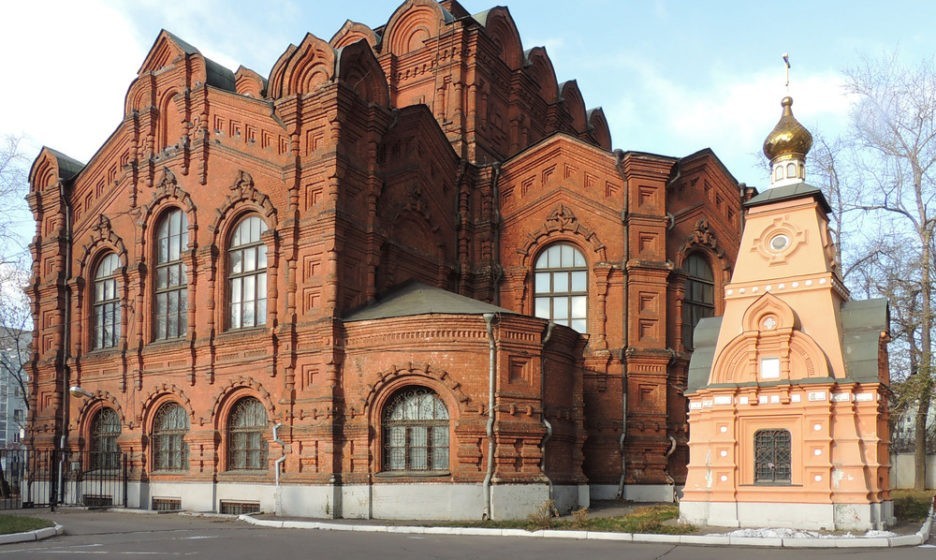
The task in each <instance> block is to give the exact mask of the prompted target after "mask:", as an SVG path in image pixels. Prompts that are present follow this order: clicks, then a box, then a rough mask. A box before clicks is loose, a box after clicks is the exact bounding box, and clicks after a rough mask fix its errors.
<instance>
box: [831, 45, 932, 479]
mask: <svg viewBox="0 0 936 560" xmlns="http://www.w3.org/2000/svg"><path fill="white" fill-rule="evenodd" d="M846 76H847V86H846V87H847V89H848V91H849V93H851V94H853V95H854V96H855V98H856V104H855V107H854V112H853V114H852V126H853V129H852V132H851V139H852V141H853V142H854V144H855V146H856V156H857V157H856V159H855V162H856V169H855V180H856V185H857V186H858V187H859V188H860V192H861V193H862V200H861V202H860V204H859V207H860V208H862V209H864V210H865V211H867V212H870V213H874V214H875V215H876V216H877V219H879V220H881V222H882V223H884V224H885V225H886V226H889V229H890V234H891V235H893V236H894V238H895V239H896V241H895V243H894V244H893V245H892V247H900V248H901V249H904V250H906V251H907V255H906V259H907V262H908V263H910V264H911V265H912V268H913V269H914V270H913V272H915V274H914V275H913V278H912V280H911V279H910V278H905V279H906V280H907V283H906V286H905V287H903V288H901V289H902V290H903V293H904V294H905V295H906V296H907V297H909V296H910V295H911V294H912V295H913V297H912V298H910V299H908V300H906V301H903V302H900V301H894V303H895V306H896V305H900V306H901V308H900V309H898V311H897V315H898V316H899V315H900V314H901V313H903V314H904V316H905V319H906V320H907V321H909V323H908V324H907V326H906V327H901V328H904V329H905V330H907V332H905V333H903V334H904V335H905V336H906V340H907V341H908V343H909V344H910V347H909V351H910V353H911V365H912V367H911V370H910V373H911V374H912V376H913V377H914V379H912V380H909V381H908V382H907V383H905V386H904V387H903V389H904V390H905V391H906V395H905V398H910V399H912V400H913V401H914V402H915V404H916V416H915V425H914V429H915V443H916V446H915V459H914V464H915V469H914V470H915V472H914V475H915V480H914V487H915V488H917V489H923V488H924V485H925V481H926V433H927V418H928V416H929V409H930V404H931V400H932V396H933V347H932V328H933V309H932V296H933V279H932V269H933V265H934V262H933V233H934V226H936V208H934V197H936V68H934V66H933V62H932V61H931V60H930V61H924V62H923V63H921V64H920V65H919V66H917V67H915V68H908V67H906V66H904V65H902V64H900V62H899V60H898V59H897V56H896V55H891V56H889V57H886V58H882V59H879V60H865V61H864V62H863V63H862V64H861V65H860V66H858V67H856V68H853V69H851V70H850V71H848V72H847V73H846ZM885 295H886V294H885ZM903 305H910V306H912V307H910V308H903V307H902V306H903ZM911 311H915V312H914V313H911ZM904 312H906V313H904ZM911 341H912V342H911Z"/></svg>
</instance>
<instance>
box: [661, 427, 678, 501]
mask: <svg viewBox="0 0 936 560" xmlns="http://www.w3.org/2000/svg"><path fill="white" fill-rule="evenodd" d="M668 437H669V440H670V448H669V449H668V450H667V451H666V456H665V457H664V458H665V459H666V469H664V470H663V474H665V475H666V482H667V483H669V485H670V486H671V487H672V488H673V502H676V501H677V500H676V481H675V480H673V477H672V476H670V473H669V458H670V455H672V454H673V452H674V451H676V438H674V437H673V436H668Z"/></svg>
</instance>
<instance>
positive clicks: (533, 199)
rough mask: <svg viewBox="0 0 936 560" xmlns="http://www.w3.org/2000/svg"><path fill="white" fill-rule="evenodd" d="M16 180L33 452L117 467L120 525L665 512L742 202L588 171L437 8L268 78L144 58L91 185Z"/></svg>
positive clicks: (473, 28) (503, 21) (568, 94)
mask: <svg viewBox="0 0 936 560" xmlns="http://www.w3.org/2000/svg"><path fill="white" fill-rule="evenodd" d="M30 185H31V191H30V194H29V203H30V206H31V208H32V211H33V213H34V215H35V219H36V223H37V229H36V237H35V240H34V243H33V245H32V248H33V258H34V276H33V284H32V286H31V290H32V296H33V301H34V310H35V318H36V325H35V330H36V333H35V334H36V337H35V340H36V342H37V343H36V354H35V356H34V360H33V362H32V364H31V367H32V371H31V373H32V375H31V379H32V383H33V387H32V392H31V397H32V399H33V403H32V404H33V406H32V409H31V410H32V412H31V415H32V417H31V430H30V433H29V436H28V437H29V439H30V440H31V442H32V444H33V445H34V446H35V447H36V448H37V449H49V448H53V447H55V446H56V445H60V444H62V442H64V445H65V446H66V447H67V448H68V449H69V450H71V451H72V452H73V453H74V454H75V455H74V456H75V457H78V458H80V460H81V462H82V464H84V465H86V467H84V468H90V469H107V468H109V466H110V463H109V461H111V457H112V456H113V455H114V454H115V453H122V454H125V455H126V456H128V457H129V461H130V480H131V482H130V484H129V486H128V493H129V496H128V501H129V503H130V504H131V505H133V506H139V507H143V508H148V507H151V505H152V503H153V501H154V500H158V499H169V500H176V501H177V503H178V501H179V500H180V501H181V506H182V507H183V508H184V509H193V510H207V511H210V510H218V509H223V507H224V504H225V503H228V502H238V503H242V502H248V503H251V502H253V503H258V504H259V506H260V507H262V508H263V509H265V510H276V511H278V512H281V513H285V514H303V515H318V516H339V517H340V516H344V517H449V518H479V517H481V516H482V515H490V516H493V517H495V518H504V517H516V516H524V515H526V514H527V513H528V512H529V511H531V510H532V509H534V508H535V507H537V506H539V505H540V504H541V503H543V502H544V501H545V500H547V499H549V498H552V499H554V500H555V501H556V502H557V504H558V505H559V507H560V508H562V509H568V508H571V507H574V506H577V505H587V503H588V501H589V499H590V498H613V497H615V496H616V495H623V496H624V497H627V498H630V499H638V500H640V499H661V498H666V497H671V496H672V492H673V487H674V485H678V484H681V483H682V482H683V481H684V479H685V472H686V471H685V469H686V462H687V448H686V440H687V433H686V410H687V408H686V400H685V398H684V397H683V394H682V391H683V389H684V387H685V384H686V371H687V364H688V358H689V351H690V350H691V340H690V338H689V337H688V336H687V335H686V334H685V333H691V328H692V326H693V325H694V323H695V322H696V321H697V320H698V318H700V317H703V316H708V315H711V314H713V313H714V314H719V313H720V312H721V308H722V300H721V297H715V294H720V293H721V290H722V287H723V285H724V284H725V283H726V282H727V281H728V279H729V276H730V271H731V270H730V269H731V263H732V262H733V261H734V258H735V256H736V252H737V247H738V242H739V233H740V223H739V221H740V217H741V201H742V199H743V198H744V197H745V196H746V195H747V194H749V193H745V192H744V189H743V188H742V187H739V185H738V183H737V182H736V181H735V179H734V178H733V177H732V176H731V174H730V173H728V172H727V171H726V170H725V168H724V167H723V166H722V164H721V163H720V162H719V160H718V159H717V158H716V157H715V156H714V154H713V153H712V152H711V151H710V150H702V151H700V152H697V153H695V154H692V155H690V156H688V157H683V158H674V157H666V156H660V155H654V154H647V153H640V152H633V151H611V138H610V134H609V129H608V125H607V122H606V120H605V117H604V114H603V112H602V111H601V109H600V108H599V109H591V110H588V109H586V105H585V103H584V100H583V96H582V93H581V92H580V91H579V89H578V87H577V86H576V84H575V82H574V81H573V82H565V83H562V84H559V83H557V81H556V77H555V73H554V71H553V68H552V65H551V63H550V60H549V57H548V55H547V54H546V51H545V49H543V48H541V47H535V48H532V49H530V50H524V48H523V46H522V45H521V42H520V36H519V33H518V32H517V28H516V27H515V24H514V21H513V20H512V18H511V16H510V13H509V12H508V10H507V9H506V8H500V7H499V8H494V9H492V10H490V11H488V12H484V13H481V14H476V15H471V14H468V13H467V12H466V11H465V10H464V8H462V7H461V6H460V5H459V4H458V3H457V2H455V1H454V0H444V1H442V2H440V3H436V2H434V1H432V0H407V1H406V2H404V3H403V4H402V5H401V6H400V7H399V8H397V10H396V11H395V12H394V13H393V14H392V15H391V17H390V19H389V20H388V21H387V23H386V25H384V26H382V27H378V28H376V29H370V28H368V27H367V26H364V25H361V24H358V23H354V22H348V23H346V24H345V25H344V26H343V27H342V28H341V29H340V30H339V31H338V32H337V33H336V34H335V36H334V37H332V39H331V40H330V41H324V40H322V39H319V38H317V37H315V36H312V35H306V37H305V38H303V39H302V41H301V42H300V43H299V45H298V46H296V45H290V46H289V47H288V48H287V49H286V51H285V52H284V53H283V55H282V56H281V57H280V58H279V60H278V61H276V63H275V64H274V66H273V69H272V71H271V72H270V74H269V76H261V75H260V74H258V73H257V72H254V71H252V70H249V69H247V68H243V67H241V68H238V69H237V71H236V72H232V71H230V70H228V69H226V68H223V67H221V66H219V65H218V64H216V63H214V62H212V61H211V60H208V59H206V58H205V57H204V56H202V55H201V54H200V53H199V52H198V50H197V49H195V48H194V47H192V46H190V45H188V44H187V43H185V42H183V41H182V40H180V39H178V38H177V37H175V36H173V35H172V34H170V33H168V32H162V33H160V35H159V37H157V39H156V42H155V43H154V45H153V47H152V49H151V51H150V53H149V55H148V56H147V57H146V60H145V61H144V62H143V65H142V66H141V67H140V70H139V73H138V77H137V79H136V80H135V81H134V82H133V83H132V84H131V85H130V88H129V91H128V92H127V96H126V104H125V110H124V119H123V121H122V122H121V123H120V124H119V125H118V127H117V129H116V130H115V131H114V133H113V135H112V136H111V137H110V138H109V139H108V140H107V142H106V143H105V144H104V145H103V146H102V147H101V148H100V150H99V151H98V152H97V154H96V155H95V156H94V157H93V158H92V160H91V161H90V162H89V163H87V164H81V163H78V162H76V161H74V160H72V159H70V158H68V157H66V156H64V155H62V154H59V153H57V152H55V151H53V150H50V149H44V150H43V151H42V153H40V155H39V157H38V158H37V160H36V162H35V163H34V165H33V168H32V170H31V175H30ZM690 336H691V335H690ZM72 386H80V387H81V388H83V390H84V391H86V392H87V393H88V394H90V397H89V398H75V397H70V396H69V393H68V388H69V387H72ZM86 397H88V395H86ZM62 436H64V438H63V437H62Z"/></svg>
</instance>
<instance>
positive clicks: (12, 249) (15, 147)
mask: <svg viewBox="0 0 936 560" xmlns="http://www.w3.org/2000/svg"><path fill="white" fill-rule="evenodd" d="M24 196H26V158H25V157H24V156H23V154H22V152H21V150H20V139H19V137H17V136H6V137H4V138H3V140H2V142H0V264H9V263H11V261H15V260H16V259H17V258H18V256H19V254H20V253H22V252H23V250H24V249H25V247H26V243H25V242H24V240H23V239H22V236H21V235H20V233H19V232H18V231H17V228H16V226H17V224H18V222H19V221H20V220H22V219H24V218H23V216H24V215H26V214H25V210H26V202H25V200H24V199H23V197H24Z"/></svg>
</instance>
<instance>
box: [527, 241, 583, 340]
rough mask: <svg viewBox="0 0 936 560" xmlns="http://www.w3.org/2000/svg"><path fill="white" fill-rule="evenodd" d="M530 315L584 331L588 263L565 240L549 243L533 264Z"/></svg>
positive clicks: (580, 253) (579, 252)
mask: <svg viewBox="0 0 936 560" xmlns="http://www.w3.org/2000/svg"><path fill="white" fill-rule="evenodd" d="M534 293H535V296H534V297H535V301H534V306H535V309H534V315H536V316H537V317H541V318H543V319H549V320H551V321H553V322H555V323H556V324H559V325H565V326H567V327H572V328H573V329H575V330H576V331H578V332H585V331H586V330H587V317H588V264H587V263H586V262H585V256H584V255H583V254H582V252H581V251H579V250H578V249H576V248H575V247H574V246H572V245H569V244H567V243H559V244H556V245H552V246H550V247H549V248H548V249H546V250H545V251H543V253H542V254H541V255H540V256H539V257H538V258H537V259H536V264H535V265H534Z"/></svg>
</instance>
